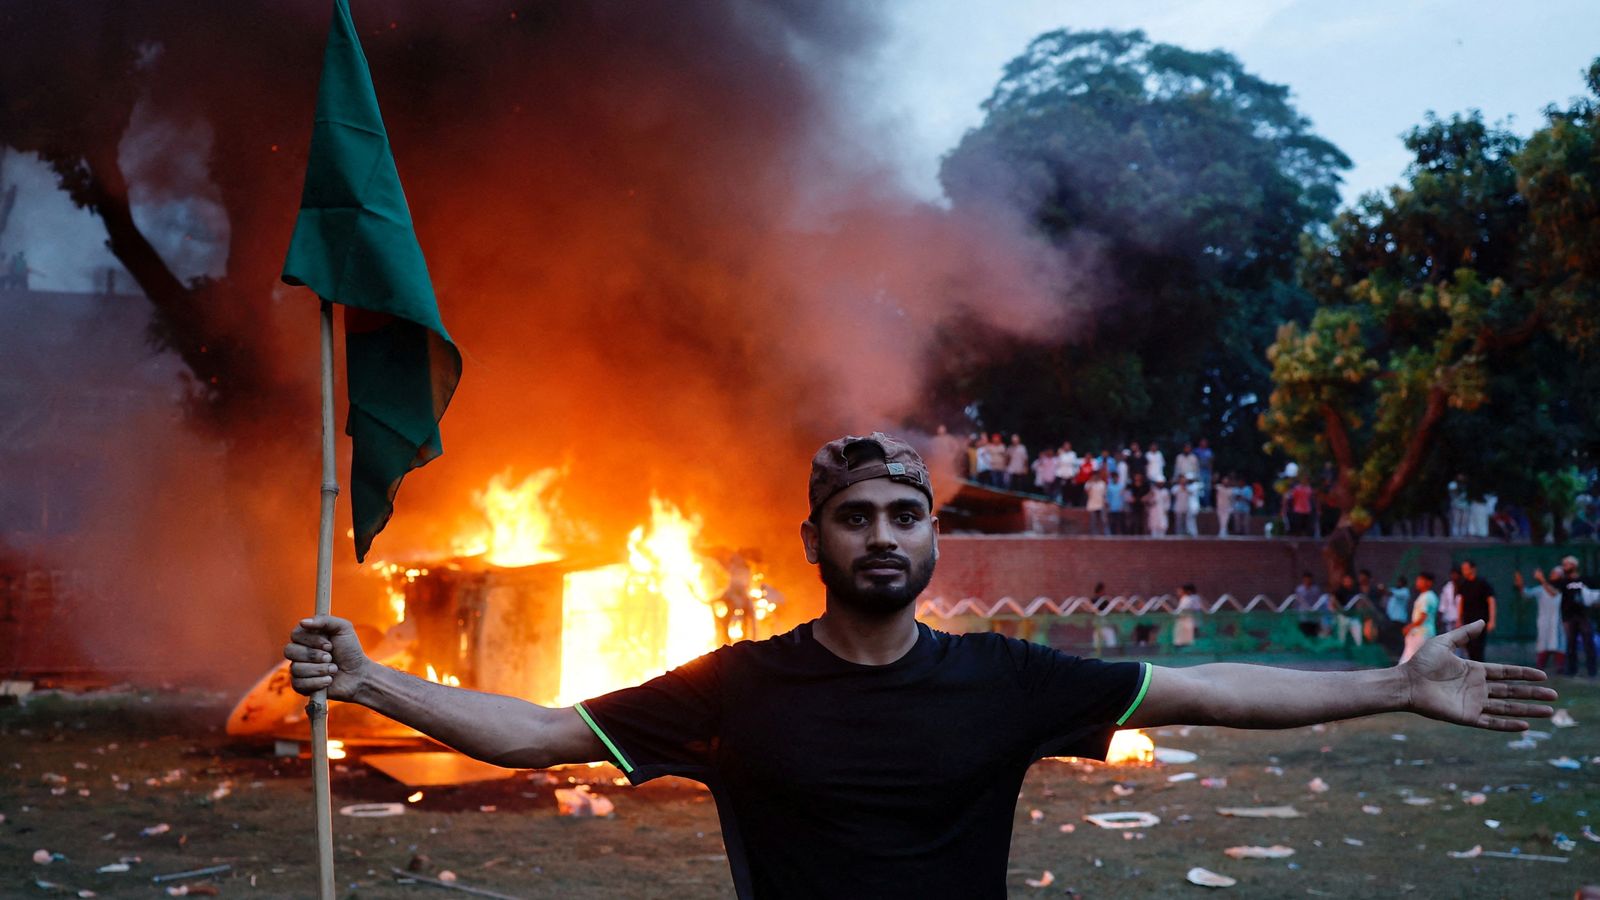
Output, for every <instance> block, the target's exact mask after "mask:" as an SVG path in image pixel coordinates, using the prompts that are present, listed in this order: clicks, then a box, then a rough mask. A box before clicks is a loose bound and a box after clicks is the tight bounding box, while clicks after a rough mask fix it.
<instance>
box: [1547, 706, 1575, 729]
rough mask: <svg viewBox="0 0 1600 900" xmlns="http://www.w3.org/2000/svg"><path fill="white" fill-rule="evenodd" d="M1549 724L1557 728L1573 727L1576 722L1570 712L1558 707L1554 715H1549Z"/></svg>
mask: <svg viewBox="0 0 1600 900" xmlns="http://www.w3.org/2000/svg"><path fill="white" fill-rule="evenodd" d="M1550 724H1551V725H1554V726H1555V727H1557V728H1574V727H1576V726H1577V724H1578V723H1577V722H1575V721H1573V718H1572V713H1569V712H1567V711H1566V710H1564V709H1558V710H1556V713H1555V715H1553V716H1551V717H1550Z"/></svg>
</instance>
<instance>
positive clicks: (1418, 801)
mask: <svg viewBox="0 0 1600 900" xmlns="http://www.w3.org/2000/svg"><path fill="white" fill-rule="evenodd" d="M1406 803H1409V804H1410V805H1412V806H1432V805H1433V798H1432V797H1407V798H1406Z"/></svg>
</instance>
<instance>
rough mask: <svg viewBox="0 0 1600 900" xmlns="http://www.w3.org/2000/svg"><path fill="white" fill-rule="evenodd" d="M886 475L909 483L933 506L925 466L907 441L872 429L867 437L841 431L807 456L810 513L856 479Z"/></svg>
mask: <svg viewBox="0 0 1600 900" xmlns="http://www.w3.org/2000/svg"><path fill="white" fill-rule="evenodd" d="M872 478H890V479H893V480H895V481H898V482H900V483H901V484H909V485H911V486H912V487H914V488H916V489H917V490H920V491H922V493H924V494H926V495H927V497H928V505H929V506H930V507H932V506H933V484H932V482H930V481H929V479H928V467H927V465H926V464H924V463H923V461H922V457H921V456H920V455H918V454H917V451H916V450H914V449H912V447H911V445H910V444H908V443H906V442H905V441H902V440H900V439H899V438H894V437H890V436H889V435H887V434H884V433H883V432H881V431H874V432H873V433H872V434H870V435H868V436H867V437H855V436H854V435H845V436H844V437H842V438H839V439H838V440H835V441H829V442H828V443H826V444H824V445H823V447H822V449H821V450H818V451H817V455H816V456H814V457H812V459H811V491H810V493H811V514H812V515H816V512H817V510H819V509H821V508H822V505H823V504H824V503H827V502H828V498H830V497H832V496H833V495H834V494H837V493H839V492H840V491H842V490H844V489H845V488H847V487H849V486H850V485H852V484H855V483H857V482H861V481H866V480H868V479H872Z"/></svg>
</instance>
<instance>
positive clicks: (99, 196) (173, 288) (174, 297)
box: [84, 145, 189, 352]
mask: <svg viewBox="0 0 1600 900" xmlns="http://www.w3.org/2000/svg"><path fill="white" fill-rule="evenodd" d="M84 163H85V164H86V166H87V168H88V173H87V176H88V177H87V182H86V183H85V185H84V194H85V196H84V200H85V201H86V202H87V203H88V205H89V206H90V207H91V208H92V209H93V210H94V211H95V212H96V213H98V214H99V216H100V221H101V222H104V223H105V226H106V237H107V238H108V240H107V241H106V246H107V247H108V248H109V249H110V250H111V254H112V255H113V256H115V257H116V258H117V261H118V262H121V263H122V265H123V268H126V269H127V270H128V274H130V275H132V276H133V280H134V281H135V282H137V283H138V285H139V288H140V289H141V290H143V291H144V294H145V296H146V297H149V298H150V302H152V303H154V304H155V305H156V306H157V307H165V308H171V307H173V306H176V305H178V304H179V303H182V302H183V301H185V300H187V299H188V294H189V289H188V288H187V287H185V286H184V284H183V282H182V281H180V280H178V276H177V275H174V274H173V272H172V269H171V268H169V267H168V266H167V261H166V260H164V259H162V258H161V254H160V253H159V252H157V251H156V248H155V246H154V245H152V244H151V243H150V241H149V239H148V238H146V237H145V236H144V232H142V231H140V230H139V226H138V224H137V223H135V222H134V221H133V207H132V205H131V204H130V203H129V202H128V182H127V179H126V178H125V177H124V176H123V174H122V165H121V164H120V163H119V162H118V161H117V149H116V146H115V145H112V146H111V147H108V148H103V149H102V150H101V152H98V153H93V154H88V155H86V156H85V157H84ZM180 352H181V351H180Z"/></svg>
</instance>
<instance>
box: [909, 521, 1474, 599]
mask: <svg viewBox="0 0 1600 900" xmlns="http://www.w3.org/2000/svg"><path fill="white" fill-rule="evenodd" d="M1457 546H1462V545H1458V544H1454V543H1452V542H1449V541H1415V540H1412V539H1409V538H1378V539H1371V540H1366V541H1363V542H1362V543H1361V545H1360V547H1359V549H1358V551H1357V553H1356V565H1357V567H1358V568H1359V567H1365V568H1368V569H1371V570H1372V573H1373V575H1374V577H1376V578H1379V579H1382V580H1383V581H1384V582H1385V583H1389V584H1392V583H1393V582H1394V576H1395V567H1396V566H1397V565H1398V564H1399V563H1400V562H1401V560H1402V558H1403V557H1405V556H1406V554H1407V552H1408V551H1410V550H1411V549H1412V548H1416V550H1417V553H1416V554H1415V555H1414V556H1412V558H1411V560H1410V561H1409V562H1407V564H1406V574H1407V575H1408V576H1409V575H1411V574H1413V573H1415V572H1416V571H1417V569H1419V568H1423V569H1432V570H1433V571H1435V572H1436V573H1438V574H1439V575H1441V576H1442V575H1443V574H1444V573H1446V572H1448V571H1449V570H1450V551H1451V549H1452V548H1453V547H1457ZM1320 549H1321V548H1320V545H1319V544H1317V543H1316V542H1313V541H1300V540H1287V539H1277V540H1269V539H1265V538H1246V537H1239V538H1221V539H1219V538H1191V539H1182V538H1115V537H1111V538H1105V537H1057V536H1029V535H947V536H944V537H941V538H940V539H939V551H940V553H939V564H938V568H937V569H936V570H935V572H934V577H933V583H932V584H931V585H930V586H929V588H928V591H927V593H926V595H925V596H928V597H941V596H942V597H946V598H952V599H958V598H963V597H978V598H982V599H985V600H998V599H1000V598H1001V597H1008V596H1009V597H1013V598H1016V599H1018V600H1031V599H1033V598H1034V597H1055V598H1061V597H1076V596H1086V595H1088V594H1089V592H1090V591H1091V590H1092V589H1093V588H1094V584H1095V582H1097V581H1103V582H1105V586H1106V592H1107V593H1109V594H1112V595H1118V594H1142V595H1145V596H1150V595H1153V594H1168V593H1173V592H1175V591H1176V590H1177V588H1178V585H1180V584H1183V583H1184V582H1186V581H1192V582H1194V584H1195V588H1196V589H1197V590H1199V592H1200V595H1201V596H1203V597H1207V598H1214V597H1217V596H1219V595H1221V594H1223V593H1228V594H1233V595H1234V596H1236V597H1242V598H1245V599H1248V598H1249V597H1252V596H1255V595H1256V594H1267V595H1269V596H1272V597H1273V598H1275V599H1278V598H1282V597H1283V596H1285V595H1287V594H1288V593H1290V592H1291V591H1293V590H1294V587H1295V585H1297V584H1299V582H1300V573H1301V572H1303V571H1306V570H1310V572H1311V573H1312V575H1313V576H1314V577H1315V578H1316V580H1317V584H1319V585H1323V582H1324V581H1325V580H1326V577H1325V576H1324V574H1323V571H1324V570H1323V565H1322V558H1321V553H1320ZM1323 586H1324V587H1326V585H1323Z"/></svg>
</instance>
